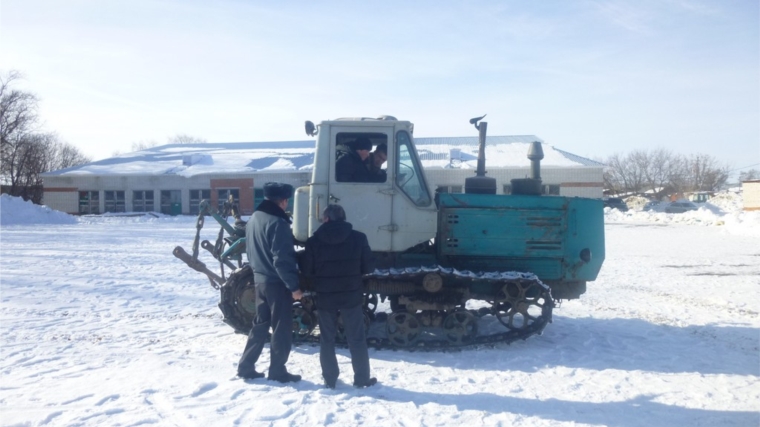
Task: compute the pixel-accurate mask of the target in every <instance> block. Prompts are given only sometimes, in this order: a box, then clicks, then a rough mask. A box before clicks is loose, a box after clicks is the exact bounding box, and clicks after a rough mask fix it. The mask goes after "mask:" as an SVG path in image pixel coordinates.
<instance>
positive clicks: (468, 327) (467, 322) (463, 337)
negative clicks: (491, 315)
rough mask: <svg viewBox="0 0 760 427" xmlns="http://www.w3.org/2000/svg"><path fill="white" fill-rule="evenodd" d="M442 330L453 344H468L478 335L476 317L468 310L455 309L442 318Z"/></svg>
mask: <svg viewBox="0 0 760 427" xmlns="http://www.w3.org/2000/svg"><path fill="white" fill-rule="evenodd" d="M443 332H444V334H445V335H446V339H448V340H449V342H450V343H452V344H454V345H463V344H469V343H470V342H471V341H472V340H473V339H474V338H475V337H476V336H477V335H478V319H477V317H475V316H474V315H473V314H472V313H470V312H469V311H455V312H453V313H451V314H449V315H448V316H446V318H445V319H444V320H443Z"/></svg>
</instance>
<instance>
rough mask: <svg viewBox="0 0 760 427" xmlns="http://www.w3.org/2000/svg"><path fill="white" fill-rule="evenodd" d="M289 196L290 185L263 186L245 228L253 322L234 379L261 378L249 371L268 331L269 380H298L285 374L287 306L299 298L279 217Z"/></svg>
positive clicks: (289, 240)
mask: <svg viewBox="0 0 760 427" xmlns="http://www.w3.org/2000/svg"><path fill="white" fill-rule="evenodd" d="M292 196H293V186H292V185H290V184H283V183H277V182H267V183H266V184H264V200H263V201H262V202H261V203H260V204H259V206H257V207H256V210H255V211H254V212H253V215H251V218H250V220H248V224H246V226H245V240H246V252H247V255H248V262H249V263H250V264H251V268H252V269H253V282H254V283H255V284H256V318H255V319H254V321H253V328H252V329H251V333H250V334H249V335H248V342H246V344H245V349H244V350H243V356H242V357H241V358H240V362H239V363H238V376H239V377H243V378H247V379H252V378H261V377H263V376H264V374H263V373H261V372H256V369H255V367H256V366H255V365H256V361H258V359H259V356H260V355H261V351H262V350H263V348H264V344H265V342H266V339H267V335H268V333H269V328H272V340H271V343H270V346H269V353H270V361H269V379H270V380H274V381H279V382H282V383H287V382H296V381H300V380H301V376H300V375H294V374H291V373H289V372H288V371H287V369H286V368H285V363H287V361H288V357H289V356H290V347H291V345H292V340H293V323H292V322H293V300H294V299H297V300H298V299H301V296H302V293H301V291H300V290H299V288H298V266H297V261H296V252H295V249H294V248H293V233H292V232H291V230H290V218H289V217H288V215H287V214H286V213H285V209H287V208H288V199H289V198H291V197H292Z"/></svg>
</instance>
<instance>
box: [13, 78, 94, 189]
mask: <svg viewBox="0 0 760 427" xmlns="http://www.w3.org/2000/svg"><path fill="white" fill-rule="evenodd" d="M19 79H21V74H19V73H18V72H16V71H11V72H9V73H8V74H7V75H6V76H0V144H1V145H2V147H1V148H2V151H1V154H2V159H0V160H1V162H0V179H2V184H3V187H4V188H3V192H7V193H8V194H10V195H12V196H20V197H23V198H24V199H25V200H32V201H33V202H34V203H40V202H41V201H42V176H41V174H42V173H44V172H49V171H51V170H55V169H60V168H65V167H71V166H76V165H78V164H82V163H86V162H89V161H90V159H89V158H88V157H86V156H84V155H83V154H82V153H81V152H79V150H78V149H77V148H76V147H74V146H72V145H70V144H66V143H63V142H60V141H59V140H58V137H57V136H56V135H55V134H53V133H43V132H40V131H39V127H40V125H39V123H38V117H37V102H38V99H37V97H36V96H35V95H34V94H31V93H29V92H24V91H20V90H17V89H14V88H11V85H12V84H13V83H14V82H15V81H17V80H19Z"/></svg>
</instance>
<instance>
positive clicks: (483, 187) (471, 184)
mask: <svg viewBox="0 0 760 427" xmlns="http://www.w3.org/2000/svg"><path fill="white" fill-rule="evenodd" d="M483 117H485V114H484V115H482V116H480V117H475V118H473V119H470V124H472V125H474V126H475V129H477V130H478V143H479V144H478V169H477V170H476V171H475V176H472V177H469V178H467V179H465V180H464V192H465V193H467V194H496V179H495V178H488V177H486V130H487V129H488V123H487V122H481V123H478V122H479V121H480V120H481V119H482V118H483Z"/></svg>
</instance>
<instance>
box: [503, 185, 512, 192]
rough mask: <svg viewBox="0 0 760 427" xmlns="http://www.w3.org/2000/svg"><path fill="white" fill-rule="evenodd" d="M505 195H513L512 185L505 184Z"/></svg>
mask: <svg viewBox="0 0 760 427" xmlns="http://www.w3.org/2000/svg"><path fill="white" fill-rule="evenodd" d="M504 194H512V184H504Z"/></svg>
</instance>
